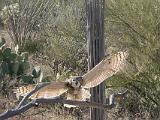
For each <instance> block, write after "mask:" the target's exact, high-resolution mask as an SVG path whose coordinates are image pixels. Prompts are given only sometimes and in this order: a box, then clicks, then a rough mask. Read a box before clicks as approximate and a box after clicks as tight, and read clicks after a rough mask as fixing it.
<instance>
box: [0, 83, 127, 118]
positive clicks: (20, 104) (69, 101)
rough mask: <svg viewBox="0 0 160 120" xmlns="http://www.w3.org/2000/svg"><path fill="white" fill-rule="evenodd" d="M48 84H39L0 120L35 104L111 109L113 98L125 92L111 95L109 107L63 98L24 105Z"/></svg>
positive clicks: (34, 101)
mask: <svg viewBox="0 0 160 120" xmlns="http://www.w3.org/2000/svg"><path fill="white" fill-rule="evenodd" d="M48 84H49V83H43V84H39V85H37V86H36V87H35V88H34V89H33V90H32V91H31V92H30V93H28V94H27V95H26V96H25V97H24V98H23V99H22V100H21V101H20V103H19V105H18V106H17V107H15V109H10V110H7V111H6V112H4V113H2V114H0V120H4V119H7V118H10V117H13V116H15V115H18V114H21V113H23V112H25V111H27V110H28V109H30V108H32V107H34V106H35V105H36V104H53V103H54V104H56V103H61V104H69V105H75V106H79V107H90V108H99V109H111V108H113V107H114V106H115V103H114V97H116V96H124V95H125V94H126V93H127V91H125V92H124V93H118V94H114V95H112V97H110V102H109V105H108V104H100V103H95V102H88V101H73V100H65V99H63V98H60V97H55V98H49V99H44V98H42V99H35V100H32V101H31V102H29V103H27V104H25V103H26V100H27V99H28V98H29V97H30V96H31V95H32V94H34V93H35V92H37V91H38V90H40V89H41V88H43V87H45V86H46V85H48Z"/></svg>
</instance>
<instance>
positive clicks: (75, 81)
mask: <svg viewBox="0 0 160 120" xmlns="http://www.w3.org/2000/svg"><path fill="white" fill-rule="evenodd" d="M81 81H82V77H81V76H75V77H73V78H71V81H70V85H71V86H72V87H73V88H80V87H81V83H82V82H81Z"/></svg>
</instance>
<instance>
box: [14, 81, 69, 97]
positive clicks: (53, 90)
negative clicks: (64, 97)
mask: <svg viewBox="0 0 160 120" xmlns="http://www.w3.org/2000/svg"><path fill="white" fill-rule="evenodd" d="M35 86H36V85H27V86H22V87H18V88H17V89H16V90H15V93H16V96H17V97H19V96H25V95H26V94H27V93H29V92H31V91H32V90H33V89H34V88H35ZM67 90H68V87H67V82H55V83H51V84H48V85H46V86H45V87H43V88H41V89H40V90H38V91H37V92H35V93H34V94H33V95H32V96H31V97H30V98H31V99H37V98H53V97H57V96H60V95H61V94H63V93H65V92H67Z"/></svg>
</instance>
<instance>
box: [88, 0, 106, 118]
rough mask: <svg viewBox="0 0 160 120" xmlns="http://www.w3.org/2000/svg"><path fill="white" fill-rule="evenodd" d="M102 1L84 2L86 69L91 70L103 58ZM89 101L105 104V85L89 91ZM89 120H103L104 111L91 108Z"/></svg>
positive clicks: (91, 0)
mask: <svg viewBox="0 0 160 120" xmlns="http://www.w3.org/2000/svg"><path fill="white" fill-rule="evenodd" d="M104 1H105V0H86V8H87V42H88V43H87V44H88V69H89V70H90V69H92V68H93V67H94V66H95V65H96V64H97V63H99V62H100V61H101V60H102V59H103V57H104ZM91 95H92V97H91V101H92V102H98V103H104V102H105V83H102V84H100V85H99V86H97V87H95V88H92V89H91ZM90 117H91V120H103V119H104V111H103V110H100V109H95V108H91V112H90Z"/></svg>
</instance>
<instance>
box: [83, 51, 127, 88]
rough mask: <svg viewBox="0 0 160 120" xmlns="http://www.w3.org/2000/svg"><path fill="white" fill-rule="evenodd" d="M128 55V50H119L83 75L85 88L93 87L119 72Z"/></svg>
mask: <svg viewBox="0 0 160 120" xmlns="http://www.w3.org/2000/svg"><path fill="white" fill-rule="evenodd" d="M127 56H128V53H127V52H118V53H117V54H114V55H113V56H111V57H110V58H109V59H105V60H102V61H101V62H100V63H99V64H97V65H96V66H95V67H94V68H93V69H91V70H90V71H89V72H88V73H86V74H85V75H83V83H82V86H83V87H84V88H91V87H95V86H97V85H99V84H100V83H101V82H103V81H104V80H105V79H107V78H109V77H111V76H112V75H114V74H115V73H117V72H118V71H119V70H120V69H122V67H123V66H124V64H125V60H126V58H127Z"/></svg>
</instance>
